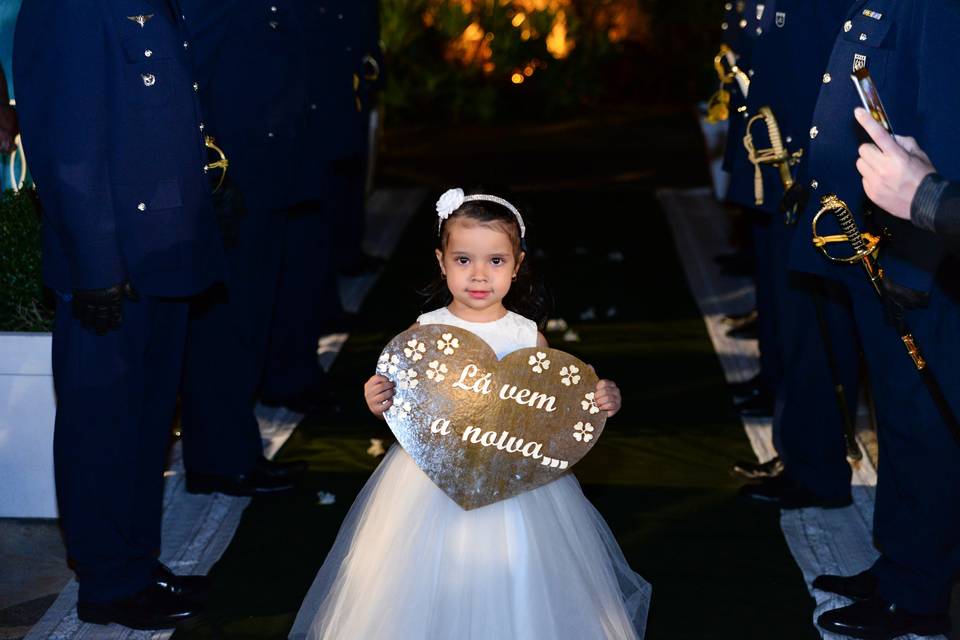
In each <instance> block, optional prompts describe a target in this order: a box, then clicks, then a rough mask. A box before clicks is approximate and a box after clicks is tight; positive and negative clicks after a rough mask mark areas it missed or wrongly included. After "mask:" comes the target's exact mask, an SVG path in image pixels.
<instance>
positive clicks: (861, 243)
mask: <svg viewBox="0 0 960 640" xmlns="http://www.w3.org/2000/svg"><path fill="white" fill-rule="evenodd" d="M820 205H821V206H820V210H819V211H817V214H816V215H815V216H813V222H812V227H813V244H814V246H816V247H817V248H818V249H820V252H821V253H823V255H824V256H826V257H827V259H829V260H830V261H831V262H840V263H843V264H856V263H858V262H863V263H864V265H865V266H867V267H868V269H869V268H871V267H875V265H874V264H873V263H874V257H875V256H874V254H875V253H876V251H877V248H878V246H879V244H880V238H878V237H877V236H874V235H872V234H869V233H861V232H860V228H859V227H858V226H857V221H856V220H854V218H853V213H852V212H851V211H850V207H848V206H847V203H846V202H844V201H843V200H841V199H840V198H838V197H837V196H836V195H833V194H830V195H828V196H824V197H823V198H821V199H820ZM828 213H832V214H833V215H834V217H836V219H837V223H838V224H839V225H840V230H841V232H842V235H826V236H821V235H820V233H819V231H818V226H819V224H820V220H821V219H822V218H823V216H824V215H826V214H828ZM841 242H844V243H849V244H850V246H851V247H853V255H851V256H841V257H837V256H834V255H832V254H831V253H830V251H829V250H828V249H827V246H828V245H830V244H836V243H841ZM877 276H878V277H882V272H878V273H877Z"/></svg>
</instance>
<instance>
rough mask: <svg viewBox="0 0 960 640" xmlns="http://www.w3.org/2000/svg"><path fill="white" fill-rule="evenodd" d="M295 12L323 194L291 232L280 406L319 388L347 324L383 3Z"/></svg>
mask: <svg viewBox="0 0 960 640" xmlns="http://www.w3.org/2000/svg"><path fill="white" fill-rule="evenodd" d="M297 5H298V6H300V7H301V11H302V15H303V27H304V36H305V41H306V44H305V46H306V57H307V59H309V60H311V61H312V62H311V64H310V65H309V67H308V68H307V69H306V70H305V81H306V86H307V94H308V100H309V103H310V104H311V105H312V108H311V111H310V117H309V120H308V122H307V128H306V133H305V136H304V138H303V140H302V142H301V147H300V149H301V154H300V155H299V158H300V162H301V173H300V181H301V182H302V183H304V184H314V185H322V187H323V190H324V193H323V194H322V196H320V197H318V198H316V199H312V200H308V201H305V202H304V203H302V204H301V205H300V206H299V207H298V211H297V212H295V214H294V215H292V216H291V218H290V220H289V222H288V225H287V230H286V235H285V242H284V258H283V265H282V268H281V277H280V285H279V290H278V293H277V302H276V310H275V322H274V326H273V330H272V337H271V341H270V351H269V356H268V361H267V369H266V374H265V377H264V384H263V396H264V398H269V399H272V400H276V401H282V400H284V399H289V398H292V397H295V396H297V395H299V394H302V393H304V392H307V391H309V390H310V389H315V388H316V387H317V386H319V385H320V384H321V379H322V378H321V375H322V374H321V371H320V369H319V366H318V364H317V339H318V338H319V336H320V335H321V333H322V332H323V331H324V330H325V329H329V327H330V325H331V324H333V323H335V322H336V320H337V318H338V317H339V316H340V315H341V314H342V309H341V306H340V298H339V292H338V287H337V270H338V268H339V266H340V265H341V264H342V263H344V262H350V261H352V260H355V257H356V256H357V255H358V252H359V247H360V236H361V235H362V234H363V216H364V202H363V200H364V194H363V189H364V186H363V176H364V158H363V154H364V153H365V151H366V147H367V121H368V114H369V107H370V103H371V98H370V90H371V89H372V85H371V81H369V80H365V70H364V64H363V59H364V57H365V56H367V55H372V56H374V58H375V59H376V58H377V57H378V56H379V49H378V48H377V47H376V40H377V33H378V32H377V20H378V18H377V14H376V10H375V8H376V3H375V2H371V1H365V2H360V3H358V2H346V1H345V0H332V1H328V2H323V3H314V2H306V1H304V0H300V2H298V3H297ZM355 82H356V83H357V84H356V85H355ZM358 106H359V108H358Z"/></svg>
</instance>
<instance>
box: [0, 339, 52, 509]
mask: <svg viewBox="0 0 960 640" xmlns="http://www.w3.org/2000/svg"><path fill="white" fill-rule="evenodd" d="M51 344H52V337H51V335H50V334H49V333H2V332H0V518H56V517H57V497H56V489H55V486H54V479H53V420H54V415H55V413H56V398H55V396H54V392H53V369H52V363H51V356H50V347H51Z"/></svg>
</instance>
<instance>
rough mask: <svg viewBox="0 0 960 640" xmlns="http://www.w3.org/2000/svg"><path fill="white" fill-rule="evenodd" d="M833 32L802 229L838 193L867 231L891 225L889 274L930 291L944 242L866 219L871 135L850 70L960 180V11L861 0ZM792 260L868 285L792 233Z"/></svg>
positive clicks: (924, 2) (915, 0) (881, 217)
mask: <svg viewBox="0 0 960 640" xmlns="http://www.w3.org/2000/svg"><path fill="white" fill-rule="evenodd" d="M836 29H837V34H838V35H837V37H836V42H835V44H834V47H833V52H832V53H831V56H830V60H829V64H828V67H827V69H826V71H825V75H824V77H823V81H822V84H821V89H820V95H819V98H818V100H817V105H816V109H815V111H814V116H813V122H812V124H811V127H810V129H809V131H808V134H807V135H808V137H809V138H810V150H809V157H808V158H807V160H806V161H805V162H806V165H807V166H806V175H805V180H806V181H807V183H808V185H809V186H810V193H811V197H810V201H809V203H808V204H807V207H806V209H805V212H804V215H803V216H802V217H801V219H800V225H801V228H803V229H809V228H810V221H811V220H812V218H813V215H814V213H816V211H817V210H818V209H819V208H820V198H821V197H822V196H824V195H827V194H837V195H838V196H839V197H840V198H841V199H843V200H844V201H845V202H847V204H848V205H849V206H850V208H851V210H852V211H853V213H854V215H855V217H856V219H857V221H858V223H859V224H860V227H861V229H862V230H867V229H868V228H869V227H874V228H877V227H885V228H887V229H888V230H889V232H890V233H891V237H890V238H889V239H888V240H887V241H886V242H885V243H884V245H883V247H882V248H881V252H880V262H881V264H882V266H883V267H884V269H885V271H886V275H887V277H889V278H890V279H891V280H892V281H894V282H896V283H897V284H900V285H902V286H905V287H910V288H912V289H916V290H919V291H929V290H930V287H931V284H932V282H933V277H934V275H935V273H936V271H937V269H938V268H939V266H940V264H941V262H942V260H943V258H944V257H945V254H946V249H945V245H944V242H943V240H942V239H941V238H938V237H937V236H936V235H935V234H933V233H930V232H928V231H924V230H921V229H917V228H915V227H913V226H912V225H911V224H910V222H909V221H904V220H897V219H894V218H893V217H892V216H890V215H888V214H886V213H884V212H882V211H879V210H878V211H877V212H876V213H875V214H874V215H872V216H870V218H871V219H872V221H871V222H870V224H869V225H868V224H867V223H866V221H865V215H864V212H865V210H866V208H867V202H866V198H865V196H864V193H863V188H862V183H861V177H860V174H859V173H858V172H857V169H856V160H857V156H858V151H857V148H858V146H859V144H860V143H861V142H863V141H864V140H865V134H864V133H863V132H862V130H861V128H860V126H859V125H858V124H857V123H856V121H855V120H854V118H853V109H854V107H857V106H859V105H860V99H859V97H858V95H857V93H856V89H855V87H854V85H853V83H852V81H851V80H850V74H851V72H852V71H853V68H854V66H866V68H867V69H869V70H870V73H871V75H872V76H873V78H874V80H875V81H876V83H877V85H878V87H879V91H880V95H881V98H882V100H883V103H884V106H885V107H886V109H887V112H888V113H889V116H890V119H891V122H892V125H893V129H894V131H895V132H896V133H899V134H903V135H912V136H914V137H916V139H917V141H918V142H919V144H920V146H921V148H923V149H924V150H925V151H926V152H927V153H928V154H929V156H930V159H931V160H932V161H933V163H934V165H935V166H936V167H937V169H938V170H939V171H940V172H941V173H943V174H944V175H946V176H951V177H952V176H958V175H960V153H958V152H957V150H958V149H960V127H958V126H957V113H958V111H960V83H958V82H957V81H956V79H957V77H960V58H958V57H957V54H956V46H955V43H956V38H957V34H958V33H960V4H958V3H956V2H938V1H935V0H912V1H911V2H902V1H901V2H896V1H894V0H856V2H854V3H853V6H852V7H851V8H850V10H849V11H848V13H847V15H846V17H845V18H844V20H843V21H842V22H841V23H840V24H837V25H836ZM831 222H832V220H831ZM837 232H838V229H837V228H836V227H835V226H833V225H825V226H824V227H823V228H822V230H821V233H822V234H826V233H837ZM843 249H844V247H842V246H841V247H840V248H839V250H843ZM790 257H791V266H792V267H794V268H796V269H799V270H804V271H809V272H812V273H819V274H822V275H826V276H828V277H833V278H839V279H842V280H843V281H845V282H846V283H847V284H848V285H850V286H852V287H854V288H855V290H866V289H868V288H869V283H868V282H867V279H866V277H865V276H864V274H863V273H862V271H861V270H860V269H857V268H855V267H848V266H845V265H833V264H831V263H829V262H828V261H827V260H826V259H825V258H824V257H823V256H822V255H820V253H819V251H818V250H817V249H816V248H815V247H813V245H812V243H811V242H810V236H809V235H808V234H807V233H798V234H797V235H796V237H795V238H794V241H793V246H792V247H791V256H790Z"/></svg>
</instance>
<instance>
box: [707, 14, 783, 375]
mask: <svg viewBox="0 0 960 640" xmlns="http://www.w3.org/2000/svg"><path fill="white" fill-rule="evenodd" d="M767 4H769V3H766V4H765V3H762V2H757V0H746V1H741V2H737V3H736V4H735V5H733V8H732V10H731V9H730V7H731V4H730V3H728V4H727V5H725V9H726V13H727V15H725V17H724V22H723V24H722V25H721V27H722V26H723V25H727V28H724V29H723V33H724V42H726V43H728V44H729V46H730V47H731V49H733V51H734V52H735V53H736V54H737V56H738V65H739V67H740V69H741V70H742V71H743V72H744V73H746V74H747V76H748V77H749V78H750V80H751V88H750V91H751V92H752V91H753V87H752V82H753V78H754V76H755V75H756V74H755V72H754V70H753V61H754V50H755V49H756V47H757V44H758V43H759V41H760V40H761V39H762V38H763V36H764V28H768V29H769V28H771V27H772V26H773V20H772V16H773V12H772V11H770V12H768V11H767V10H766V5H767ZM731 11H732V13H731ZM730 91H731V96H730V124H729V127H728V129H727V149H726V153H725V155H724V169H726V171H727V172H728V173H729V174H730V184H729V186H728V188H727V195H726V199H727V200H728V201H729V202H732V203H734V204H738V205H740V206H741V207H743V210H744V213H745V214H746V216H747V219H748V222H749V224H750V225H751V231H752V244H753V249H754V258H755V261H756V275H755V283H756V305H757V314H758V315H757V322H758V326H757V329H758V342H759V348H760V380H761V386H762V387H763V390H764V392H765V393H771V394H772V393H774V392H775V391H776V389H777V388H778V386H779V383H780V379H781V378H782V375H783V366H782V363H781V361H780V352H779V350H778V349H777V336H776V322H775V320H776V317H775V316H776V308H775V295H774V283H773V275H772V268H771V260H772V259H773V256H771V254H770V247H771V242H770V238H769V236H770V232H771V229H770V226H771V225H770V220H769V216H768V215H767V214H766V213H765V212H764V211H758V210H757V209H756V205H755V201H754V197H753V191H754V189H753V165H751V164H750V163H749V162H747V161H746V151H745V150H744V147H743V134H744V132H745V130H746V123H747V120H748V119H749V118H750V116H751V115H752V113H751V112H750V110H749V105H748V102H749V94H748V95H747V96H744V95H743V93H742V92H741V91H740V88H739V85H738V84H737V83H736V82H733V83H731V85H730Z"/></svg>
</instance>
